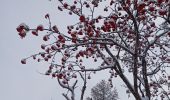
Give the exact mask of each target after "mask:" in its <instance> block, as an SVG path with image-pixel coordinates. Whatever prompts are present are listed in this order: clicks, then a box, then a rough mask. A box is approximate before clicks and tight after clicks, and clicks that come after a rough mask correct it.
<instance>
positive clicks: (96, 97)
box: [91, 80, 118, 100]
mask: <svg viewBox="0 0 170 100" xmlns="http://www.w3.org/2000/svg"><path fill="white" fill-rule="evenodd" d="M91 97H92V98H91V99H92V100H117V99H118V93H117V90H116V88H114V89H113V88H112V86H111V85H110V83H109V82H106V81H105V80H102V81H101V82H100V83H98V84H97V85H96V86H94V87H93V88H92V89H91Z"/></svg>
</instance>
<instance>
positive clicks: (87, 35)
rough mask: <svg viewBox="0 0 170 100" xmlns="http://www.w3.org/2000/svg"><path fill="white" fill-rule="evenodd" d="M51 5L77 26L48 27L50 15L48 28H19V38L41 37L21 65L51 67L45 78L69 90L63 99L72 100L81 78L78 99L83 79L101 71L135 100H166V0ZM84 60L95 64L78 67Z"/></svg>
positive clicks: (71, 0)
mask: <svg viewBox="0 0 170 100" xmlns="http://www.w3.org/2000/svg"><path fill="white" fill-rule="evenodd" d="M53 2H57V4H58V5H57V6H58V10H59V11H61V12H62V11H68V14H69V15H70V16H69V17H68V18H69V19H70V20H72V19H75V20H77V22H76V23H73V24H71V25H68V26H67V29H66V30H67V32H65V31H63V30H61V29H59V28H58V27H57V25H55V24H54V23H52V21H51V19H50V14H46V15H45V18H46V20H47V21H48V22H49V25H48V26H43V25H38V26H37V27H36V28H29V27H28V26H27V25H26V24H24V23H22V24H20V25H19V26H18V27H17V31H18V33H19V36H20V37H21V38H24V37H25V36H26V35H28V34H29V33H30V32H29V31H31V33H32V34H33V35H35V36H38V35H42V34H39V33H40V32H41V33H45V35H44V36H43V40H44V42H45V43H42V45H41V48H42V52H39V53H37V54H33V55H31V56H30V57H27V58H24V59H22V60H21V63H22V64H26V61H27V59H28V58H33V59H35V60H37V61H38V62H40V61H45V62H48V63H50V65H49V66H50V67H49V68H48V70H47V72H46V73H45V75H49V76H52V77H54V78H56V79H57V80H58V82H59V85H60V86H62V87H63V88H65V89H66V90H68V92H69V93H70V95H68V94H67V93H65V94H63V96H64V97H65V98H66V99H67V100H75V95H76V94H75V89H76V87H77V86H78V85H77V83H78V82H80V81H79V80H83V84H82V88H81V97H80V100H83V97H84V93H85V90H86V83H87V79H91V74H93V73H94V72H98V71H102V70H105V69H107V70H108V73H110V77H108V79H109V80H112V79H113V78H117V76H119V78H120V79H121V80H122V81H123V82H124V84H125V88H126V90H127V91H128V92H127V93H128V94H132V95H133V96H134V98H135V99H136V100H143V99H144V100H152V99H165V98H166V99H168V100H170V91H169V90H168V88H169V87H170V75H169V74H168V73H169V71H168V70H169V68H170V0H56V1H53ZM63 13H65V12H63ZM72 15H74V16H72ZM75 16H77V17H75ZM61 21H62V22H64V19H61ZM64 23H65V22H64ZM42 31H43V32H42ZM46 41H51V42H50V43H49V42H46ZM31 45H32V44H31ZM56 58H57V59H61V60H56ZM85 59H87V60H88V59H89V60H90V61H91V63H92V64H93V63H95V62H97V63H98V64H97V65H96V66H95V64H93V66H89V65H87V64H84V63H83V62H84V60H85ZM128 76H132V77H131V78H129V77H128ZM78 77H79V78H78Z"/></svg>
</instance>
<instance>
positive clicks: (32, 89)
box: [0, 0, 132, 100]
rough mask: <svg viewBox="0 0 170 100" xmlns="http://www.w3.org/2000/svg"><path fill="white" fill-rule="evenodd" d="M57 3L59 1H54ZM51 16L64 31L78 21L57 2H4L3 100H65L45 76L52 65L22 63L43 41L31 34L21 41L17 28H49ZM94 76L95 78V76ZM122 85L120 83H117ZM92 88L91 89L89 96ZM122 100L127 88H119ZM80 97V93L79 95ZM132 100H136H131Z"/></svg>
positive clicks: (0, 22)
mask: <svg viewBox="0 0 170 100" xmlns="http://www.w3.org/2000/svg"><path fill="white" fill-rule="evenodd" d="M54 1H55V0H54ZM46 13H49V14H50V15H51V16H52V22H54V24H55V23H56V24H57V25H58V27H60V29H64V28H65V27H66V26H65V24H66V22H67V23H71V22H72V21H74V20H73V19H69V18H68V17H67V15H66V14H63V13H59V12H58V11H57V6H56V2H49V1H48V0H0V14H1V17H0V29H1V32H0V35H1V39H0V100H65V99H64V98H63V96H62V95H61V93H62V92H64V91H63V89H62V88H60V87H59V86H58V84H57V81H56V80H55V79H52V78H50V77H47V76H43V75H41V74H39V73H38V72H42V73H43V72H45V71H46V69H47V66H48V64H46V63H44V62H43V63H37V62H35V61H33V60H30V61H29V62H28V63H27V64H26V65H22V64H21V63H20V60H21V59H22V58H24V57H27V56H30V55H31V54H34V53H37V52H39V51H40V49H39V48H40V45H41V43H42V38H41V36H40V37H35V36H32V35H28V36H27V37H26V38H25V39H20V37H19V36H18V35H17V31H16V27H17V26H18V25H19V24H20V23H22V22H25V23H26V24H28V25H29V26H30V27H36V25H38V24H43V25H48V23H47V22H48V21H47V20H45V18H44V15H45V14H46ZM93 76H94V75H93ZM105 77H107V75H106V76H104V74H103V72H101V73H99V75H98V76H96V77H94V80H93V81H89V82H90V83H89V84H90V85H89V84H88V86H89V87H91V86H94V85H95V84H96V83H97V82H99V81H100V80H101V79H104V78H105ZM113 85H114V86H116V85H120V82H113ZM89 90H90V89H88V90H87V92H86V94H87V95H88V94H89V93H90V92H89ZM118 92H119V97H120V100H126V99H127V95H125V90H124V88H120V87H118ZM77 94H78V93H77ZM131 100H132V99H131Z"/></svg>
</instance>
